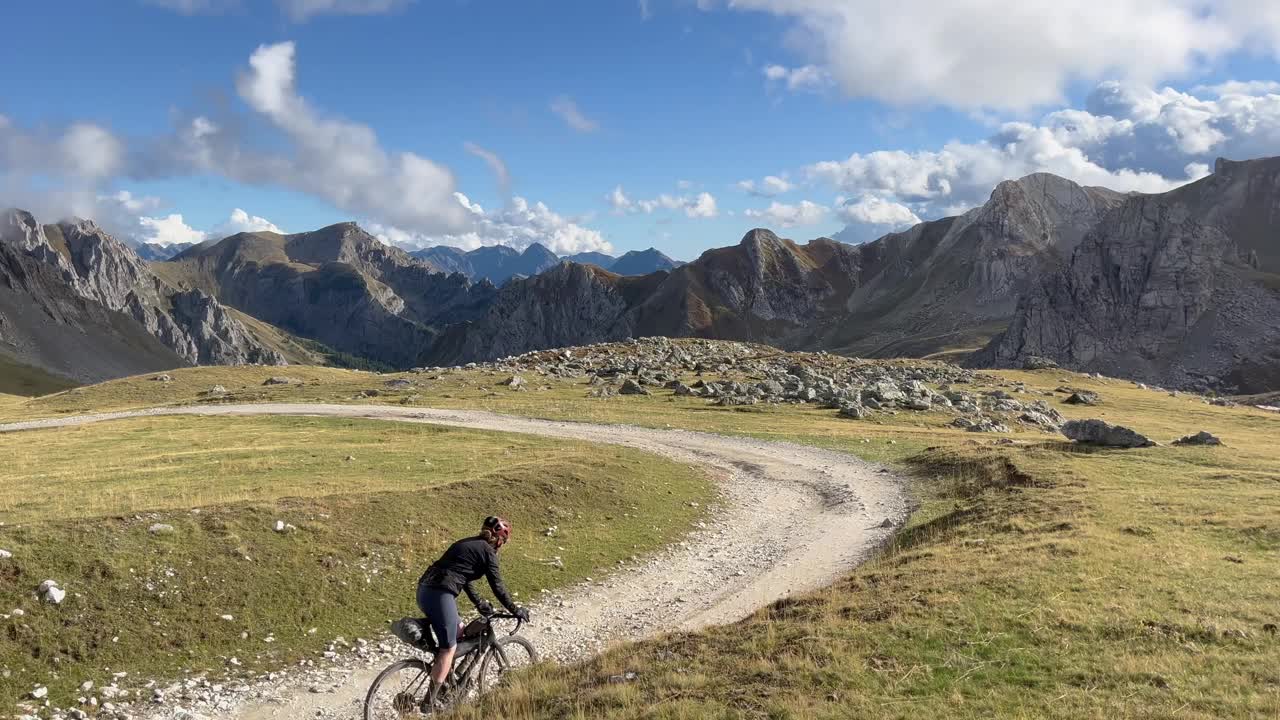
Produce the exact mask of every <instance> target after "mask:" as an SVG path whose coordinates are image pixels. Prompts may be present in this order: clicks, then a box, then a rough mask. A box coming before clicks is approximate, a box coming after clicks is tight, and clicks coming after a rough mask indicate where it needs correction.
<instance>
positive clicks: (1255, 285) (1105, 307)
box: [970, 159, 1280, 393]
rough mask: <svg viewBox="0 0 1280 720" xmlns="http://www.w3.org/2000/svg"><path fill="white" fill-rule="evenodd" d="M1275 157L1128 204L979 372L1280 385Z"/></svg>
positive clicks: (1279, 201)
mask: <svg viewBox="0 0 1280 720" xmlns="http://www.w3.org/2000/svg"><path fill="white" fill-rule="evenodd" d="M1277 227H1280V159H1271V160H1258V161H1253V162H1245V163H1230V162H1220V163H1219V164H1218V167H1217V168H1216V172H1215V173H1214V174H1213V175H1211V176H1209V177H1207V178H1205V179H1204V180H1201V181H1199V182H1196V183H1192V184H1190V185H1187V186H1185V187H1182V188H1179V189H1178V190H1175V191H1173V192H1170V193H1167V194H1165V195H1152V196H1137V197H1132V198H1128V199H1126V200H1125V202H1123V203H1122V204H1121V205H1120V206H1118V207H1116V208H1115V209H1114V210H1112V211H1111V212H1110V213H1108V214H1107V215H1106V216H1105V217H1104V218H1103V219H1102V220H1101V221H1100V222H1099V223H1098V224H1097V225H1096V226H1095V227H1094V228H1093V230H1091V231H1090V233H1089V234H1088V236H1087V237H1086V238H1085V240H1084V241H1083V242H1082V243H1081V244H1080V246H1079V247H1078V248H1077V249H1076V251H1075V253H1074V254H1073V256H1072V257H1071V259H1070V262H1069V263H1064V264H1063V265H1062V266H1061V267H1060V268H1057V269H1055V271H1054V272H1051V273H1048V274H1047V275H1046V277H1045V278H1044V280H1043V281H1042V282H1040V283H1037V284H1036V285H1035V286H1034V287H1033V288H1031V290H1030V291H1029V292H1027V293H1026V294H1025V295H1024V296H1023V298H1022V300H1021V302H1020V303H1019V306H1018V312H1017V313H1016V315H1015V317H1014V320H1013V323H1012V324H1011V325H1010V327H1009V329H1008V331H1007V332H1005V333H1004V334H1003V335H1001V336H1000V337H998V338H996V339H995V340H993V341H992V343H991V345H990V346H988V347H987V348H985V349H984V350H983V351H982V352H981V353H978V354H977V355H975V356H974V357H973V358H972V359H971V360H970V363H971V364H973V365H1001V366H1008V365H1017V364H1019V363H1021V362H1023V361H1024V360H1025V359H1026V358H1027V357H1030V356H1042V357H1047V358H1052V359H1054V360H1057V361H1058V362H1061V363H1062V364H1064V365H1067V366H1069V367H1072V368H1077V369H1081V370H1086V371H1099V372H1103V373H1110V374H1123V375H1126V376H1129V377H1134V378H1138V379H1142V380H1145V381H1147V382H1152V383H1158V384H1165V385H1171V386H1174V387H1196V388H1201V389H1207V388H1215V389H1218V390H1222V391H1225V392H1228V393H1258V392H1263V391H1266V390H1274V389H1275V388H1277V387H1280V328H1278V327H1277V325H1276V323H1275V318H1276V317H1277V316H1280V315H1278V314H1280V241H1278V240H1277V236H1276V234H1275V232H1274V230H1275V228H1277Z"/></svg>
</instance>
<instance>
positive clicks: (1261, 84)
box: [1191, 80, 1280, 97]
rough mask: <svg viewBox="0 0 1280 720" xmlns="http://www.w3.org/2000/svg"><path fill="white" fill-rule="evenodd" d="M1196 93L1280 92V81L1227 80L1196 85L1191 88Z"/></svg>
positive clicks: (1267, 93)
mask: <svg viewBox="0 0 1280 720" xmlns="http://www.w3.org/2000/svg"><path fill="white" fill-rule="evenodd" d="M1191 92H1193V93H1195V94H1196V95H1210V96H1213V97H1223V96H1224V95H1269V94H1272V93H1280V82H1275V81H1274V80H1244V81H1241V80H1228V81H1227V82H1224V83H1219V84H1217V85H1198V86H1196V87H1195V88H1194V89H1192V91H1191Z"/></svg>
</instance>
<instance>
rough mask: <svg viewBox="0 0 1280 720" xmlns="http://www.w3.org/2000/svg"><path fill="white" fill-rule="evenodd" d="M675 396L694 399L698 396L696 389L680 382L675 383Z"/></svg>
mask: <svg viewBox="0 0 1280 720" xmlns="http://www.w3.org/2000/svg"><path fill="white" fill-rule="evenodd" d="M675 394H676V395H678V396H680V397H695V396H697V395H700V394H701V393H699V392H698V390H697V389H696V388H691V387H689V386H688V385H685V384H684V383H682V382H677V383H676V386H675Z"/></svg>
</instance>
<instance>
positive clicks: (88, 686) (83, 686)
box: [80, 680, 93, 693]
mask: <svg viewBox="0 0 1280 720" xmlns="http://www.w3.org/2000/svg"><path fill="white" fill-rule="evenodd" d="M92 689H93V681H92V680H85V681H84V682H82V683H80V692H86V693H87V692H89V691H90V690H92Z"/></svg>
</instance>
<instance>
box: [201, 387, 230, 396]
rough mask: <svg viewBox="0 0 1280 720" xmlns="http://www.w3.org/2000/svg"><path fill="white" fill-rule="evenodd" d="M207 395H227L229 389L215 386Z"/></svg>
mask: <svg viewBox="0 0 1280 720" xmlns="http://www.w3.org/2000/svg"><path fill="white" fill-rule="evenodd" d="M206 394H208V395H226V394H227V389H226V388H225V387H223V386H221V385H214V386H213V387H211V388H209V390H208V392H207V393H206Z"/></svg>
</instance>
